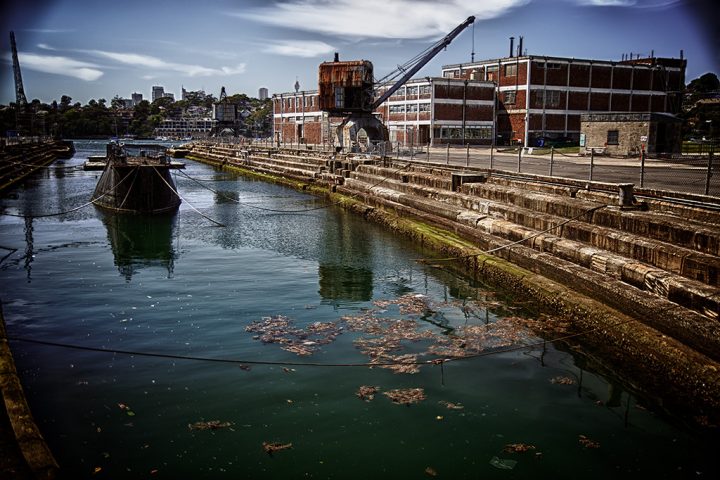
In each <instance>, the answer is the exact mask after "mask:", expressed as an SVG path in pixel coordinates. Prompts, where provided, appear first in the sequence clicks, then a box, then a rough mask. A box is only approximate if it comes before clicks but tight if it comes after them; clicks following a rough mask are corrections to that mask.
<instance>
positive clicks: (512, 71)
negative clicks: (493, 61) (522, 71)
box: [505, 63, 517, 77]
mask: <svg viewBox="0 0 720 480" xmlns="http://www.w3.org/2000/svg"><path fill="white" fill-rule="evenodd" d="M515 75H517V64H516V63H511V64H508V65H505V76H506V77H514V76H515Z"/></svg>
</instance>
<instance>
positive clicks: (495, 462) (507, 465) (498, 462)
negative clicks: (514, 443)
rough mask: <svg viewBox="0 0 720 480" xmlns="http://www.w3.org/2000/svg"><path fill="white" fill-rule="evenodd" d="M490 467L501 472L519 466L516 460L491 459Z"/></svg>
mask: <svg viewBox="0 0 720 480" xmlns="http://www.w3.org/2000/svg"><path fill="white" fill-rule="evenodd" d="M490 465H492V466H493V467H495V468H499V469H500V470H512V469H513V468H515V465H517V462H516V461H515V460H508V459H504V458H498V457H492V458H491V459H490Z"/></svg>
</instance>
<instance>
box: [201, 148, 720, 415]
mask: <svg viewBox="0 0 720 480" xmlns="http://www.w3.org/2000/svg"><path fill="white" fill-rule="evenodd" d="M188 158H190V159H195V160H199V161H203V162H205V163H209V164H213V165H217V166H221V167H224V168H233V169H239V170H241V171H244V172H248V173H251V174H255V175H258V176H261V177H262V178H265V179H267V180H270V181H276V182H280V183H285V184H289V185H292V186H295V187H296V188H301V189H304V190H307V191H310V192H313V193H316V194H319V195H326V196H328V197H329V198H330V199H332V201H334V202H335V203H337V204H340V205H344V206H345V207H346V208H349V209H352V210H354V211H357V212H359V213H361V214H363V215H364V216H365V217H366V218H368V219H371V220H374V221H377V222H380V223H382V224H385V225H387V226H388V227H389V228H391V229H393V230H395V231H397V232H398V233H401V234H404V235H407V236H409V237H411V238H414V239H415V240H416V241H418V242H421V243H423V244H426V245H431V246H433V247H435V248H436V249H438V250H440V251H443V252H444V253H445V255H446V256H447V257H448V258H454V259H455V261H454V262H437V263H442V265H441V266H442V267H443V268H449V266H450V265H451V264H453V265H455V267H456V268H461V269H462V270H464V271H465V273H467V274H469V275H471V276H475V277H478V278H480V277H481V278H483V279H485V280H489V281H492V282H494V283H496V284H498V285H501V286H503V287H505V288H509V289H510V290H512V291H514V292H516V293H517V294H519V295H523V296H525V297H528V296H529V297H532V298H533V299H534V300H535V301H537V302H538V303H539V304H541V305H542V306H543V307H545V308H546V309H548V310H549V311H551V312H553V313H554V314H556V315H559V316H561V317H563V318H565V319H567V320H569V321H570V322H571V324H572V329H573V332H574V333H575V334H577V335H578V339H579V340H578V341H581V342H582V343H583V344H584V345H586V346H587V347H588V348H590V349H591V351H593V352H594V353H595V354H596V355H597V356H598V357H600V358H602V360H603V361H604V362H606V363H608V364H609V365H611V366H612V367H613V368H614V369H615V370H616V373H617V374H618V375H620V376H622V377H623V378H625V379H627V380H628V381H629V382H630V383H632V384H634V385H636V386H637V387H638V389H640V390H643V391H645V392H656V398H655V401H656V404H657V406H658V407H659V408H670V409H673V410H675V411H678V410H679V411H685V412H687V416H689V417H692V419H693V420H694V421H695V422H696V423H698V424H701V425H702V424H712V425H718V424H720V363H719V362H720V320H719V318H718V317H719V316H720V278H719V276H718V272H720V199H718V198H717V197H709V196H701V195H691V194H679V193H674V192H670V191H663V192H661V191H655V190H641V189H635V190H634V198H633V197H632V196H630V197H629V196H628V195H627V191H624V192H622V193H621V191H620V189H619V187H618V186H617V185H614V184H603V183H598V182H587V181H577V180H570V179H562V178H557V177H553V178H546V177H541V176H533V175H520V174H512V173H510V172H503V171H498V170H488V169H473V168H462V167H451V166H448V165H441V164H428V163H426V162H423V163H422V164H420V163H415V162H407V161H402V160H392V159H388V158H371V157H368V156H352V155H348V156H335V157H333V156H331V155H330V154H328V153H321V152H314V151H312V150H280V149H272V148H261V147H232V146H222V145H211V144H204V145H203V144H195V145H194V146H193V148H192V152H191V153H190V154H189V155H188ZM623 203H624V205H623ZM580 337H581V339H580Z"/></svg>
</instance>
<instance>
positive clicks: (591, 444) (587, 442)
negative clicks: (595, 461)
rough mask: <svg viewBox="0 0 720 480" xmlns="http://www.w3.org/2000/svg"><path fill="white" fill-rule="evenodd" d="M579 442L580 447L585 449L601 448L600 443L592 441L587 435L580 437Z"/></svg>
mask: <svg viewBox="0 0 720 480" xmlns="http://www.w3.org/2000/svg"><path fill="white" fill-rule="evenodd" d="M578 441H579V442H580V445H582V446H583V447H585V448H600V442H596V441H595V440H590V439H589V438H588V437H586V436H585V435H579V438H578Z"/></svg>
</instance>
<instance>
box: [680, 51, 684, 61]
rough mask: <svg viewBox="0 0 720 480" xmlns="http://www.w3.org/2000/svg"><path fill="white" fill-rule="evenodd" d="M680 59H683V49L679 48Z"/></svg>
mask: <svg viewBox="0 0 720 480" xmlns="http://www.w3.org/2000/svg"><path fill="white" fill-rule="evenodd" d="M682 59H683V51H682V50H680V60H682Z"/></svg>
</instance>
